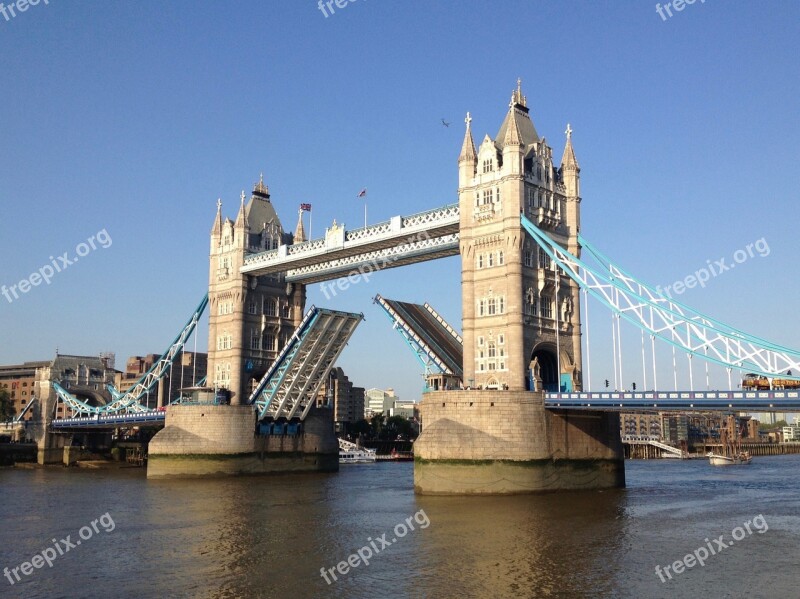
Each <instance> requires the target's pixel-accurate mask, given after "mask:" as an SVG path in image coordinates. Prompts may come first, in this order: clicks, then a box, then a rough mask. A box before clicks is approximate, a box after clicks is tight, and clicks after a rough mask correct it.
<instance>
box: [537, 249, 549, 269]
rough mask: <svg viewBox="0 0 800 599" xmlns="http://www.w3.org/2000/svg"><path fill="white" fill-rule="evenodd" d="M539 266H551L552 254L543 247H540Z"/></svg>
mask: <svg viewBox="0 0 800 599" xmlns="http://www.w3.org/2000/svg"><path fill="white" fill-rule="evenodd" d="M539 268H550V256H548V255H547V252H545V251H544V250H543V249H542V248H539Z"/></svg>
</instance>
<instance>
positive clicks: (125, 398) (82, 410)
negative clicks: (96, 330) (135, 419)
mask: <svg viewBox="0 0 800 599" xmlns="http://www.w3.org/2000/svg"><path fill="white" fill-rule="evenodd" d="M206 306H208V294H205V295H204V296H203V299H202V300H201V301H200V303H199V304H198V306H197V308H195V310H194V312H193V313H192V316H191V317H190V318H189V321H188V322H187V323H186V325H185V326H184V327H183V329H182V330H181V332H180V333H178V335H177V337H175V339H174V341H173V342H172V343H171V344H170V346H169V347H168V348H167V351H165V352H164V353H163V354H162V355H161V358H160V359H159V360H158V361H157V362H156V363H155V364H153V366H152V367H151V368H150V370H148V371H147V372H146V373H145V374H144V375H142V377H141V378H140V379H139V380H138V381H136V383H135V384H134V385H133V386H132V387H131V388H130V389H129V390H128V391H127V392H126V393H120V392H119V391H118V390H117V389H116V388H114V387H113V386H111V385H108V386H107V389H108V390H109V392H110V393H111V397H112V401H111V403H110V404H108V405H105V406H90V405H89V404H88V403H86V402H85V401H82V400H80V399H78V398H77V397H75V396H74V395H72V394H71V393H70V392H69V391H67V390H66V389H64V388H63V387H62V386H61V385H59V384H58V383H56V382H53V383H52V385H53V389H54V390H55V392H56V395H57V397H58V399H59V400H61V401H62V402H63V403H64V404H65V405H66V406H67V407H68V408H69V409H70V410H71V412H72V416H73V417H75V416H93V415H96V414H120V413H128V412H136V413H143V412H148V411H149V408H147V407H146V406H144V405H142V403H141V399H142V398H143V397H145V396H146V395H147V394H149V393H150V392H151V391H152V389H153V387H155V386H156V385H157V384H158V382H159V381H160V380H161V379H162V378H163V377H164V375H166V374H167V373H168V372H169V371H170V369H171V368H172V363H173V361H174V360H175V358H176V357H177V356H178V354H179V353H180V352H181V351H182V350H183V346H184V345H185V344H186V341H187V340H188V339H189V337H190V336H191V335H192V333H193V332H194V329H195V327H196V326H197V323H198V321H199V320H200V317H201V316H202V315H203V312H204V311H205V309H206Z"/></svg>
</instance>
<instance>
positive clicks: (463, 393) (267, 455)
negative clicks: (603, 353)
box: [7, 82, 800, 494]
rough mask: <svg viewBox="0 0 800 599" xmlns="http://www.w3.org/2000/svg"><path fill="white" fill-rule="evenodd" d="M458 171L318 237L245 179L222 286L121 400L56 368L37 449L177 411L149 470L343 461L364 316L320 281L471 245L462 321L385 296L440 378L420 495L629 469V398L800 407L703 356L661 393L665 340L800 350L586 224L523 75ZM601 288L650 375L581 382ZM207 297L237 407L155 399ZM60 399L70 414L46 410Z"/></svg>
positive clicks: (615, 480)
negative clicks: (59, 380)
mask: <svg viewBox="0 0 800 599" xmlns="http://www.w3.org/2000/svg"><path fill="white" fill-rule="evenodd" d="M458 182H459V184H458V203H455V204H449V205H445V206H443V207H441V208H436V209H433V210H429V211H425V212H422V213H418V214H413V215H410V216H395V217H393V218H391V219H389V220H388V221H385V222H381V223H377V224H375V225H371V226H368V227H364V228H359V229H355V230H348V229H347V228H346V227H345V226H344V225H342V224H337V223H336V222H334V223H333V225H332V226H331V227H329V228H328V229H326V231H325V235H324V236H323V237H322V238H320V239H316V240H307V239H306V235H305V230H304V228H303V222H302V213H301V214H300V218H299V219H298V224H297V227H296V228H295V231H294V233H288V232H286V231H284V229H283V227H282V225H281V222H280V220H279V218H278V216H277V213H276V211H275V207H274V206H273V204H272V201H271V197H270V193H269V189H268V188H267V186H266V185H265V184H264V181H263V177H262V178H261V180H260V181H259V182H258V183H257V184H256V186H255V188H254V189H253V192H252V195H251V197H250V199H249V201H246V199H247V198H246V196H245V194H244V192H243V193H242V197H241V204H240V206H239V211H238V214H237V216H236V219H235V220H230V219H223V217H222V208H221V203H220V202H218V207H217V215H216V218H215V220H214V224H213V227H212V231H211V248H210V249H211V251H210V269H209V289H208V296H207V297H206V298H204V299H203V301H202V302H201V304H200V306H199V307H198V309H196V310H195V311H194V313H193V314H192V316H191V318H190V320H189V322H188V323H187V325H186V326H185V327H184V329H183V330H182V331H181V332H180V333H179V334H178V336H177V337H176V339H175V341H174V342H173V343H172V344H171V345H170V347H169V348H168V349H167V351H166V352H165V353H164V354H163V356H162V359H161V360H159V361H158V362H157V363H156V364H155V365H154V366H153V369H152V370H151V371H150V372H148V373H147V374H145V375H144V376H143V377H142V379H141V380H140V381H139V383H138V384H137V385H135V386H134V387H133V388H132V389H131V390H130V391H128V392H127V393H119V392H117V390H116V389H113V388H111V389H110V390H109V391H110V393H111V400H110V401H109V402H108V403H107V404H106V405H97V404H96V403H94V404H93V403H91V402H88V401H85V400H83V399H79V398H78V397H77V396H76V395H73V394H72V393H71V391H70V390H68V389H64V388H62V387H59V386H58V385H55V386H54V387H53V389H52V393H49V394H48V393H45V394H44V395H43V397H40V398H39V401H38V404H37V408H34V410H37V409H38V411H39V414H40V417H41V421H42V422H46V423H47V427H48V428H47V429H45V426H44V425H42V426H41V427H40V436H39V438H40V439H42V441H40V443H41V444H42V445H41V446H42V447H45V448H46V447H50V446H57V445H58V444H53V443H52V441H45V439H52V437H53V435H54V434H56V435H58V434H59V433H57V432H56V431H65V432H70V431H73V430H91V429H93V428H96V429H102V428H104V427H105V428H108V427H110V426H121V425H129V424H134V423H135V424H137V425H139V426H152V425H154V424H155V425H159V426H160V425H164V428H163V429H162V430H161V431H159V432H158V433H157V434H156V435H155V437H153V439H152V440H151V442H150V450H149V458H150V459H149V464H148V476H155V477H158V476H193V475H206V474H215V473H226V474H236V473H251V472H276V471H302V470H307V471H315V470H316V471H319V470H336V469H337V468H338V443H337V440H336V438H335V436H334V434H333V420H332V415H331V409H330V406H329V405H327V402H326V400H325V398H323V397H321V396H320V395H321V394H320V388H321V385H322V382H323V381H324V380H325V379H326V377H327V375H328V372H329V371H330V369H331V368H332V367H333V366H334V364H335V361H336V359H337V358H338V356H339V355H340V354H341V353H342V352H343V351H344V350H345V347H346V345H347V342H348V340H349V339H350V338H351V336H352V335H353V333H354V331H355V329H356V327H357V326H358V324H359V322H360V321H361V320H362V318H363V316H362V315H361V314H358V313H349V312H339V311H334V310H328V309H325V308H317V307H311V308H310V309H309V310H306V309H305V299H306V286H307V285H309V284H314V283H324V282H325V281H331V280H335V279H338V278H341V277H344V276H348V275H351V274H352V273H359V274H361V275H367V274H368V273H371V272H373V271H377V270H384V269H388V268H395V267H400V266H405V265H408V264H414V263H417V262H421V261H425V260H434V259H438V258H442V257H447V256H455V255H460V257H461V273H462V278H461V280H462V285H461V293H462V327H461V332H460V333H459V332H458V331H457V330H456V329H455V328H454V327H453V326H451V325H450V324H448V323H447V322H446V321H445V320H444V319H443V318H442V317H441V316H440V315H439V314H438V313H437V312H436V311H435V310H434V309H433V307H431V306H429V305H427V304H425V305H419V304H413V303H409V302H405V301H398V300H391V299H387V298H384V297H381V296H380V295H377V296H376V298H375V302H376V303H377V304H378V305H379V307H380V309H381V310H382V311H383V312H384V313H385V314H386V315H387V316H388V317H389V318H390V320H391V322H392V327H393V328H394V329H395V330H396V331H397V332H398V333H399V334H401V335H402V337H403V339H404V340H405V341H406V343H407V344H408V346H409V347H410V348H411V349H412V351H414V353H415V355H416V356H417V358H418V359H419V361H420V363H421V365H422V367H423V369H424V376H425V378H426V381H427V389H428V391H427V392H426V393H425V394H424V395H423V400H422V404H421V408H420V411H421V415H422V423H423V428H422V433H421V435H420V437H419V438H418V439H417V441H416V443H415V466H414V486H415V490H416V491H417V492H418V493H422V494H492V493H495V494H506V493H530V492H538V491H552V490H562V489H589V488H606V487H617V486H622V485H624V464H623V453H622V444H621V440H620V428H619V418H618V416H617V414H616V412H618V411H620V410H637V409H638V410H675V409H683V410H688V409H697V410H701V409H706V410H720V409H722V410H726V409H727V410H753V411H759V412H766V411H776V410H780V411H785V410H791V409H793V408H800V393H799V392H798V391H796V390H792V389H788V388H786V389H770V390H749V391H748V390H741V391H738V390H737V391H708V390H706V391H695V390H694V381H693V380H691V372H692V371H691V367H690V371H689V372H690V390H689V391H678V390H677V388H678V384H677V378H676V379H675V381H674V385H673V386H674V388H675V389H676V390H675V391H663V390H661V389H663V385H662V386H661V387H660V386H659V381H657V380H656V378H655V377H656V373H657V369H656V364H655V362H656V353H655V342H656V340H659V341H661V342H666V343H668V344H670V345H672V346H673V348H676V350H679V351H681V352H683V353H685V354H686V355H687V356H689V358H690V365H691V358H693V357H696V358H699V359H702V360H705V361H706V362H710V363H715V364H718V365H721V366H723V367H725V368H726V369H727V371H728V375H729V383H730V384H729V387H731V388H732V387H733V385H732V380H731V378H730V377H731V376H732V373H733V372H736V373H737V374H738V373H753V374H754V375H759V376H762V377H766V380H769V381H772V380H773V379H775V378H776V377H779V378H781V379H782V380H784V381H785V380H790V381H797V380H800V377H798V376H791V374H783V373H785V372H786V371H790V372H800V352H798V351H796V350H793V349H791V348H787V347H783V346H780V345H778V344H774V343H771V342H769V341H766V340H764V339H761V338H759V337H756V336H754V335H750V334H747V333H745V332H743V331H740V330H738V329H736V328H733V327H730V326H727V325H725V324H723V323H721V322H719V321H717V320H715V319H713V318H711V317H708V316H705V315H703V314H700V313H699V312H696V311H694V310H691V309H690V308H688V307H687V306H685V305H683V304H680V303H678V302H676V301H674V300H672V299H671V298H669V297H666V296H664V295H662V294H661V293H660V292H659V291H658V290H656V289H653V288H652V287H650V286H648V285H646V284H644V283H642V282H640V281H638V280H637V279H636V278H635V277H633V276H632V275H630V274H629V273H628V272H626V271H625V270H623V269H622V268H621V267H619V266H618V265H617V264H616V263H614V262H613V261H611V260H610V259H609V258H607V257H606V256H605V255H604V254H602V253H601V252H600V251H599V250H598V249H597V248H595V247H594V246H593V245H592V244H591V243H589V242H588V241H587V240H586V239H585V238H584V237H583V236H582V233H581V223H580V206H581V201H582V200H581V194H580V167H579V165H578V161H577V159H576V156H575V151H574V149H573V145H572V130H571V128H570V127H569V126H567V131H566V143H565V148H564V152H563V155H562V158H561V163H560V165H556V164H555V162H554V159H553V150H552V148H551V146H550V145H548V143H547V141H546V139H545V138H541V137H539V134H538V133H537V131H536V128H535V126H534V124H533V121H532V120H531V117H530V113H529V108H528V105H527V99H526V97H525V96H524V95H523V94H522V90H521V85H520V82H518V83H517V88H516V89H515V90H514V92H513V93H512V96H511V101H510V102H509V106H508V110H507V112H506V115H505V118H504V120H503V122H502V124H501V126H500V129H499V131H498V132H497V134H496V135H495V136H494V137H490V136H489V135H486V136H484V137H483V139H482V140H481V143H480V145H479V146H477V147H476V145H475V142H474V139H473V135H472V119H471V117H470V115H469V114H468V115H467V118H466V132H465V135H464V140H463V144H462V148H461V152H460V154H459V157H458ZM589 295H591V296H592V297H593V298H594V299H595V300H597V301H598V302H599V303H600V304H601V305H603V306H605V307H606V308H607V309H609V310H610V311H611V314H612V315H613V316H614V319H615V332H616V334H617V336H619V330H620V329H619V326H620V322H621V321H627V322H629V323H631V324H632V325H634V326H636V327H638V328H639V329H641V331H642V360H643V361H644V347H645V343H644V340H645V336H646V337H648V338H649V339H650V344H651V348H652V360H653V368H652V376H653V378H652V385H648V383H647V380H645V383H644V389H645V390H643V391H640V392H638V393H637V392H622V391H614V392H609V391H602V392H597V391H592V390H591V389H586V388H585V387H586V386H589V382H590V381H591V363H590V357H591V356H590V353H589V352H588V351H586V356H585V358H586V364H585V365H584V352H583V348H584V343H583V340H582V334H583V330H584V325H583V324H582V322H581V315H582V314H583V315H584V317H585V318H587V325H586V331H587V334H588V306H587V305H586V302H585V301H582V299H585V298H586V297H587V296H589ZM206 305H207V306H208V308H209V356H208V372H207V379H206V383H205V384H206V386H207V388H208V389H210V390H212V391H213V392H214V393H216V394H217V395H218V396H219V391H220V390H223V391H224V393H223V395H224V396H225V397H229V398H230V404H231V405H209V404H208V403H197V402H192V401H191V400H189V399H187V398H180V399H179V400H177V401H176V402H173V403H172V404H170V405H168V406H163V407H161V409H159V410H153V409H152V408H150V407H149V397H150V393H151V392H155V391H154V389H155V388H156V385H158V384H159V381H160V379H161V378H162V377H163V376H164V375H165V373H167V372H168V371H169V369H170V368H171V365H172V360H174V359H175V357H176V356H177V355H178V354H179V352H180V351H182V349H183V346H184V344H185V343H186V340H187V339H188V336H189V335H190V334H191V332H192V330H193V329H194V327H195V325H196V323H197V320H198V319H199V317H200V315H201V314H202V312H203V310H204V309H205V308H206ZM616 344H617V341H615V360H616V358H617V356H616V348H617V345H616ZM585 347H586V348H588V347H589V343H588V339H587V340H586V343H585ZM621 362H622V359H621V349H620V356H619V364H617V363H616V362H615V366H614V371H615V372H614V376H615V378H616V377H617V373H618V369H619V380H620V381H621V380H622V372H621V369H622V365H621ZM643 368H644V371H645V377H646V376H647V374H646V371H647V367H646V365H645V364H643ZM193 382H194V381H193ZM770 384H771V383H770ZM198 386H199V387H201V386H202V385H201V384H199V383H198ZM648 388H649V389H651V390H647V389H648ZM54 402H62V403H63V404H64V405H65V406H67V407H68V408H69V411H70V413H71V416H72V417H71V418H66V419H59V420H51V419H49V418H48V417H47V415H48V414H52V413H54V412H53V406H54ZM31 403H32V404H33V402H31ZM159 406H161V403H159ZM12 424H13V425H14V426H18V425H17V424H14V423H12ZM9 426H11V424H9V425H7V428H8V427H9ZM46 430H49V431H51V432H49V433H48V432H46ZM42 455H44V454H43V453H42V452H41V451H40V459H41V457H42Z"/></svg>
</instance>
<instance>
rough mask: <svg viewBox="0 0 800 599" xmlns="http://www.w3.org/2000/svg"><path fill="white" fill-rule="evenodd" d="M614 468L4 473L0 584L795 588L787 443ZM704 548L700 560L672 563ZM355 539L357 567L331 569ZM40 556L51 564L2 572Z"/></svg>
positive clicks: (799, 557) (324, 591) (796, 486)
mask: <svg viewBox="0 0 800 599" xmlns="http://www.w3.org/2000/svg"><path fill="white" fill-rule="evenodd" d="M626 474H627V483H628V486H627V488H626V489H624V490H613V491H602V492H581V493H562V494H550V495H540V496H514V497H420V496H415V495H414V493H413V490H412V481H413V464H410V463H394V464H392V463H388V464H387V463H381V464H376V465H348V466H343V467H342V469H341V471H340V472H339V473H338V474H329V475H296V476H295V475H283V476H274V477H246V478H218V479H207V480H187V481H148V480H147V479H146V478H145V477H144V473H143V471H141V470H133V469H131V470H113V471H98V470H94V471H92V470H77V469H69V470H66V469H61V468H48V469H42V470H16V469H2V470H0V515H2V528H0V568H8V569H9V576H10V577H11V579H12V580H13V581H14V584H13V585H12V584H10V582H9V580H8V578H7V577H5V576H4V577H3V578H0V597H20V598H25V599H34V598H38V597H42V598H48V599H50V598H58V597H69V598H72V597H80V598H94V597H98V598H99V597H103V598H105V597H120V598H128V597H131V598H142V597H144V598H149V597H157V598H162V597H202V598H227V597H230V598H238V597H289V598H295V597H297V598H305V597H313V598H316V597H347V598H362V597H363V598H374V597H396V598H403V597H414V598H416V597H445V598H450V597H491V598H501V597H626V598H628V597H629V598H632V599H633V598H635V599H641V598H650V597H670V598H683V597H686V598H688V597H692V598H696V597H715V598H719V597H768V596H769V597H781V598H787V597H791V598H794V597H800V575H798V565H800V456H798V455H794V456H771V457H757V458H755V459H754V461H753V464H752V465H751V466H749V467H740V468H737V467H733V468H713V467H711V466H709V465H708V463H707V462H706V461H704V460H691V461H680V460H652V461H628V462H626ZM759 516H760V518H759ZM93 521H94V528H95V529H96V530H94V529H93V528H92V522H93ZM745 523H749V528H750V532H749V533H748V532H747V530H746V527H745ZM412 527H413V529H412ZM737 527H741V528H740V529H738V530H737ZM759 531H763V532H759ZM384 533H386V536H385V537H382V535H384ZM67 535H69V536H70V538H69V539H67V538H66V537H67ZM720 535H724V537H723V538H722V539H720V540H721V542H722V543H724V544H725V545H726V547H725V548H724V549H720V546H719V545H717V544H716V542H715V541H714V539H717V538H718V537H720ZM732 535H735V536H736V537H738V538H739V540H735V539H734V537H733V536H732ZM381 538H382V540H379V539H381ZM62 539H63V541H62ZM706 539H708V541H706ZM79 540H80V541H81V544H80V545H78V544H77V543H76V541H79ZM370 541H371V543H370ZM731 541H733V544H732V545H729V543H730V542H731ZM384 542H386V543H389V545H388V546H384ZM709 546H710V547H711V548H713V549H714V550H715V552H716V553H715V554H712V553H711V551H710V550H709ZM701 548H705V550H706V553H708V558H707V559H704V563H705V565H704V566H700V565H699V564H697V563H694V564H693V567H692V568H686V569H685V570H683V571H682V572H681V573H675V572H674V569H673V566H672V564H673V563H674V562H676V561H677V560H683V559H684V556H686V555H687V554H692V553H694V552H695V551H696V550H697V551H698V553H697V557H700V558H702V557H703V551H701ZM48 549H49V552H48ZM57 549H58V550H60V552H61V553H59V552H58V551H57ZM359 549H361V552H362V555H363V556H364V557H366V559H367V560H368V561H369V564H368V565H365V564H364V563H363V561H361V558H358V560H356V557H352V558H350V559H351V561H352V563H354V564H356V565H355V567H352V566H350V565H347V564H342V565H341V569H342V570H345V571H346V573H345V574H341V572H340V571H337V569H336V568H337V564H339V562H346V561H347V560H348V558H349V557H350V556H351V555H356V556H357V552H358V551H359ZM367 550H369V552H371V553H372V554H373V555H372V556H371V557H370V556H369V555H368V551H367ZM42 552H47V553H46V556H47V557H49V558H50V559H49V562H50V563H51V564H52V566H48V564H47V561H46V560H44V559H43V558H39V559H37V560H36V561H37V563H38V564H39V565H40V566H41V568H39V569H36V568H34V567H33V566H35V565H36V564H32V565H30V566H28V571H29V572H30V574H28V575H25V574H24V571H23V570H20V569H18V570H17V573H18V574H19V576H20V581H16V579H15V577H14V573H13V568H19V567H20V564H22V563H23V562H27V561H30V560H31V559H32V558H33V557H34V555H36V554H39V555H42ZM62 553H63V554H62ZM51 554H55V555H54V556H53V555H51ZM697 557H695V561H696V559H697ZM691 561H692V560H687V563H688V562H691ZM656 565H659V566H661V568H662V570H661V571H662V577H663V578H664V580H665V582H662V581H661V579H660V578H659V576H658V574H657V573H656V570H655V567H656ZM667 565H669V566H670V568H671V569H670V570H669V575H671V576H672V578H670V577H669V575H665V574H664V566H667ZM345 566H346V568H345ZM321 568H325V570H326V577H327V579H328V580H329V581H330V584H328V583H327V582H326V580H325V579H324V578H323V577H322V575H321V573H320V569H321ZM329 568H332V569H333V574H331V573H330V571H329ZM683 568H685V566H680V565H679V567H678V569H679V570H681V569H683ZM31 570H32V571H31ZM334 575H335V576H336V580H333V576H334Z"/></svg>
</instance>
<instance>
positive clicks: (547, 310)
mask: <svg viewBox="0 0 800 599" xmlns="http://www.w3.org/2000/svg"><path fill="white" fill-rule="evenodd" d="M539 312H540V313H541V315H542V318H553V300H552V298H551V297H550V296H548V295H543V296H542V297H541V299H540V302H539Z"/></svg>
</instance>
